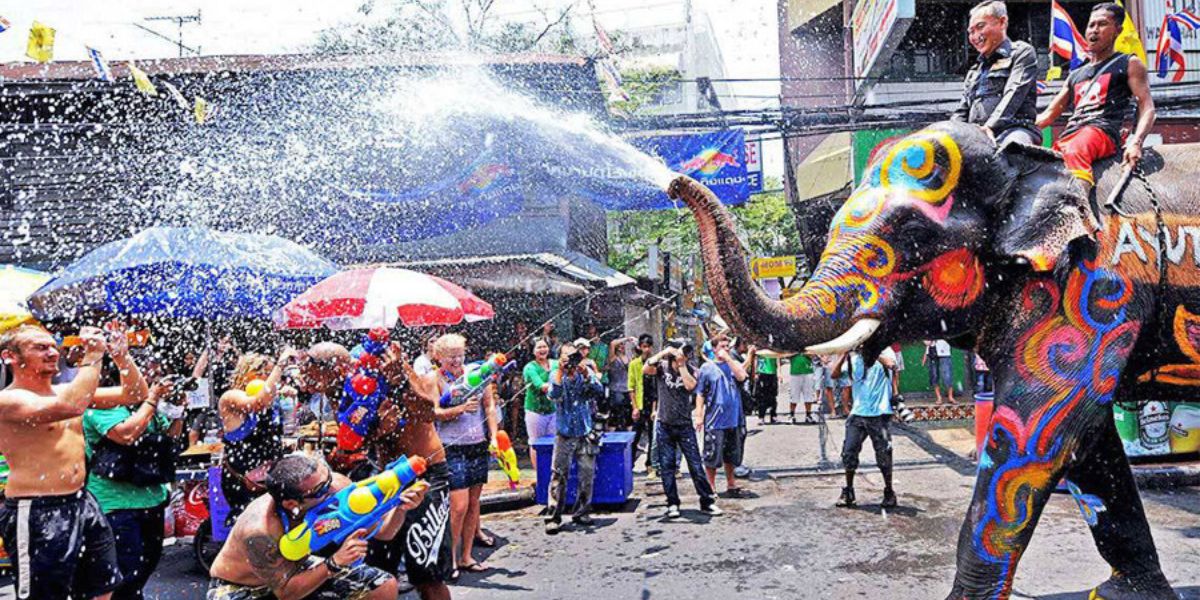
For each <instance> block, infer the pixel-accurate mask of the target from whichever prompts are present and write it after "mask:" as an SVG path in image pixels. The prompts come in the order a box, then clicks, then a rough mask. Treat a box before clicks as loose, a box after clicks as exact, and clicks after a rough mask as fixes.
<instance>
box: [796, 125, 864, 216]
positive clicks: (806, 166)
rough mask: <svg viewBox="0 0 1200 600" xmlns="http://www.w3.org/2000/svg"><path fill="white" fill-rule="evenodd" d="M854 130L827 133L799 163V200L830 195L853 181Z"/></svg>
mask: <svg viewBox="0 0 1200 600" xmlns="http://www.w3.org/2000/svg"><path fill="white" fill-rule="evenodd" d="M850 148H851V146H850V133H848V132H843V133H833V134H830V135H828V136H826V137H825V139H824V140H822V141H821V143H820V144H817V147H816V148H813V150H812V152H809V153H808V158H805V159H804V162H802V163H800V164H799V165H797V166H796V171H795V173H796V192H797V194H796V201H797V202H803V201H805V200H808V199H810V198H820V197H822V196H828V195H829V194H832V193H834V192H837V191H839V190H841V189H842V188H845V187H846V186H847V185H848V184H849V183H850V159H851V154H850Z"/></svg>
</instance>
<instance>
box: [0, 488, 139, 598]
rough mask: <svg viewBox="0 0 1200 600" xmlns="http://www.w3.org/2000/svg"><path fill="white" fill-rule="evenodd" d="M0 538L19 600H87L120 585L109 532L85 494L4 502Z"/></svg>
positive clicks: (118, 570) (106, 524)
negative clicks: (74, 599)
mask: <svg viewBox="0 0 1200 600" xmlns="http://www.w3.org/2000/svg"><path fill="white" fill-rule="evenodd" d="M0 538H4V544H5V548H7V550H8V553H9V555H10V556H11V557H12V562H13V569H14V571H15V577H14V578H13V581H14V583H15V587H16V591H17V598H18V599H20V600H24V599H26V598H30V599H34V600H58V599H64V600H65V598H67V596H71V597H73V598H92V597H95V596H100V595H103V594H106V593H108V592H111V591H113V590H115V589H117V587H119V586H120V585H121V569H120V567H119V566H118V564H117V547H116V540H115V539H114V538H113V532H112V528H111V527H109V525H108V520H107V519H105V518H104V513H103V512H101V510H100V505H99V504H97V503H96V498H95V497H94V496H92V494H91V492H89V491H87V490H80V491H78V492H75V493H73V494H67V495H64V496H40V497H36V498H8V499H6V500H5V501H4V505H3V506H0Z"/></svg>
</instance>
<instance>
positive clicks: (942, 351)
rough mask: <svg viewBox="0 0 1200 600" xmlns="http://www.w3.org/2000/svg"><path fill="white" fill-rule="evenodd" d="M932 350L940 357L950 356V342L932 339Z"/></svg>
mask: <svg viewBox="0 0 1200 600" xmlns="http://www.w3.org/2000/svg"><path fill="white" fill-rule="evenodd" d="M933 351H934V352H936V353H937V355H938V356H939V357H941V358H945V357H947V356H950V342H947V341H946V340H934V341H933Z"/></svg>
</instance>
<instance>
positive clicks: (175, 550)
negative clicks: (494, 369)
mask: <svg viewBox="0 0 1200 600" xmlns="http://www.w3.org/2000/svg"><path fill="white" fill-rule="evenodd" d="M751 423H752V427H751V437H750V439H749V440H748V442H747V449H746V464H748V465H750V466H752V467H754V469H755V473H754V475H753V477H752V480H751V481H750V482H749V483H748V484H747V486H748V488H749V489H750V490H752V491H753V492H754V494H755V495H756V497H755V498H751V499H746V500H721V503H720V505H721V507H722V508H723V509H724V510H725V511H726V514H725V515H723V516H721V517H715V518H709V517H706V516H703V515H701V514H700V513H699V512H698V511H697V510H696V508H697V506H696V499H695V496H694V494H692V493H691V492H692V490H691V484H690V481H689V480H687V479H686V478H685V479H681V480H680V482H679V483H680V490H681V492H683V493H684V509H685V510H684V512H683V517H682V518H681V519H678V520H676V521H666V520H664V519H663V517H662V515H663V512H664V510H665V505H664V500H663V495H662V491H661V485H660V484H659V483H658V482H657V481H653V480H647V479H646V478H645V477H644V476H643V477H639V478H637V479H636V480H635V481H636V483H637V486H636V487H637V494H636V499H635V500H632V501H631V502H630V503H628V504H627V505H626V506H624V507H622V508H620V509H619V510H616V511H613V512H605V513H601V514H599V515H597V519H596V520H597V525H596V527H595V528H593V529H592V530H590V531H580V530H577V529H574V528H572V527H567V528H566V530H564V531H563V532H562V533H560V534H559V535H557V536H547V535H546V534H544V533H543V532H542V527H541V520H540V518H539V517H538V516H537V510H538V507H530V508H527V509H522V510H518V511H513V512H506V513H499V514H492V515H485V516H484V527H485V528H487V529H488V530H490V531H491V532H493V533H495V534H496V536H497V538H498V542H499V543H498V544H497V547H496V548H494V549H489V550H486V551H481V550H477V551H476V556H477V557H478V558H481V559H482V560H483V561H484V563H485V564H487V565H488V566H489V567H491V570H490V571H488V572H486V573H483V574H464V575H463V577H462V579H461V580H460V581H459V583H458V585H456V586H455V587H454V588H453V593H454V597H456V598H465V599H485V598H486V599H506V598H513V599H516V598H522V599H524V598H590V597H595V596H596V595H597V594H603V596H604V597H606V598H640V599H647V598H684V597H704V598H731V597H744V598H764V599H771V598H854V597H886V598H942V597H944V596H945V594H946V592H947V591H948V590H949V586H950V582H951V580H952V579H953V575H954V556H955V554H954V547H955V540H956V539H957V536H958V530H959V526H960V524H961V522H962V516H963V514H964V511H965V510H966V506H967V501H968V499H969V497H970V493H971V484H972V481H973V468H972V467H971V465H970V463H969V462H967V461H965V460H964V459H962V458H960V457H957V456H955V455H953V454H951V453H947V452H945V451H943V450H942V449H941V448H939V447H938V446H934V445H931V444H929V443H928V442H927V441H923V440H918V439H916V438H912V437H908V436H904V435H898V436H897V437H896V440H895V447H896V461H897V472H896V476H895V479H896V484H895V485H896V489H897V492H898V493H899V496H900V503H901V506H900V507H899V508H897V509H895V510H892V511H886V512H885V511H882V510H880V508H879V505H878V502H879V497H880V495H881V492H882V481H881V479H880V477H879V475H878V472H877V471H874V466H873V460H872V458H871V456H872V455H871V451H870V450H869V446H870V444H869V443H868V449H865V450H864V452H863V462H864V465H865V466H864V467H862V472H861V474H860V476H859V478H858V482H857V485H856V488H857V490H858V496H859V503H860V507H859V508H857V509H854V510H847V509H838V508H834V507H833V501H834V500H835V498H836V497H837V495H838V492H839V489H840V487H841V485H842V477H841V475H840V474H837V473H834V474H829V472H828V471H821V470H819V469H817V466H818V463H819V461H820V452H819V446H820V444H819V443H818V439H819V437H820V436H819V435H818V427H817V426H811V425H790V424H788V425H784V424H779V425H766V426H758V425H757V419H754V418H752V419H751ZM828 437H829V440H828V443H827V455H828V456H829V457H831V458H832V457H836V455H837V452H838V449H839V448H840V445H841V439H842V422H841V421H832V422H830V424H829V436H828ZM918 441H920V442H921V443H920V445H919V444H918ZM718 487H719V488H720V489H724V483H723V481H721V480H718ZM1143 499H1144V501H1145V504H1146V508H1147V510H1148V511H1149V515H1150V522H1151V526H1152V528H1153V530H1154V536H1155V540H1156V541H1157V543H1158V549H1159V554H1160V556H1161V557H1162V563H1163V569H1164V571H1165V572H1166V574H1167V577H1168V578H1169V579H1170V580H1171V581H1172V583H1173V584H1174V585H1175V586H1176V587H1177V589H1178V590H1179V591H1180V592H1181V593H1182V595H1183V597H1185V598H1200V488H1178V489H1175V490H1166V491H1150V492H1145V493H1144V494H1143ZM1107 576H1108V568H1107V566H1106V565H1105V563H1104V562H1103V561H1102V560H1101V559H1100V557H1099V555H1098V554H1097V552H1096V550H1095V547H1094V545H1093V544H1092V540H1091V536H1090V534H1089V532H1088V528H1087V526H1086V525H1085V524H1084V522H1083V519H1082V517H1081V516H1080V514H1079V510H1078V509H1077V508H1076V506H1075V503H1074V502H1073V501H1072V500H1071V498H1070V497H1069V496H1065V495H1061V496H1055V497H1054V499H1053V500H1052V501H1051V502H1050V505H1049V506H1048V507H1047V509H1046V512H1045V514H1044V515H1043V517H1042V521H1041V523H1040V525H1039V526H1038V529H1037V533H1036V534H1035V536H1034V539H1033V543H1032V544H1031V546H1030V548H1029V550H1028V552H1027V553H1026V555H1025V557H1024V559H1023V560H1022V562H1021V565H1020V568H1019V570H1018V572H1017V578H1016V582H1015V586H1014V590H1015V592H1016V593H1015V594H1014V597H1017V598H1045V599H1055V600H1057V599H1068V598H1086V597H1087V590H1089V589H1090V588H1091V587H1092V586H1094V585H1096V584H1097V583H1099V582H1101V581H1102V580H1104V579H1105V578H1106V577H1107ZM205 587H206V581H205V580H204V578H203V575H202V574H201V573H200V572H199V571H198V570H197V569H196V567H195V566H194V564H193V561H192V559H191V554H190V552H189V549H188V548H187V547H186V546H185V547H179V546H175V547H170V548H168V549H167V552H166V556H165V557H164V560H163V565H162V567H160V569H159V572H158V573H157V574H156V575H155V577H154V578H153V579H152V580H151V583H150V585H149V587H148V589H147V597H148V598H163V599H199V598H203V597H204V589H205ZM6 594H8V595H6ZM9 597H11V588H9V589H8V590H5V591H4V592H0V598H9ZM408 597H415V596H413V595H411V594H410V595H409V596H408Z"/></svg>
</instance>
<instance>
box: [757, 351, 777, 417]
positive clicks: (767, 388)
mask: <svg viewBox="0 0 1200 600" xmlns="http://www.w3.org/2000/svg"><path fill="white" fill-rule="evenodd" d="M750 358H751V359H752V360H751V362H750V364H751V365H753V366H754V371H753V373H752V375H753V376H754V404H755V408H757V410H758V424H759V425H762V424H763V423H764V422H765V421H766V418H767V413H770V414H771V423H774V422H775V417H776V412H777V410H778V407H777V406H776V405H777V404H778V399H779V357H778V356H777V355H776V354H775V353H774V352H771V351H770V350H755V349H751V350H750Z"/></svg>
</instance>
